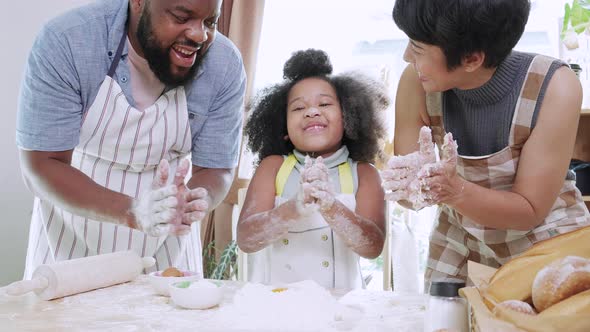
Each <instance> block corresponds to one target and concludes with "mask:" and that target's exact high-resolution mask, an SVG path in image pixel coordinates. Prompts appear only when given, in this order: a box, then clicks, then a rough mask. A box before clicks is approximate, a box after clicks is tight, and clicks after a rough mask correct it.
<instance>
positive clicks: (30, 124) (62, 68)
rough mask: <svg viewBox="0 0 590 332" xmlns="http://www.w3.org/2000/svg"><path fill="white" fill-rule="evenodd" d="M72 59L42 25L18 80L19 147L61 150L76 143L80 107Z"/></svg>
mask: <svg viewBox="0 0 590 332" xmlns="http://www.w3.org/2000/svg"><path fill="white" fill-rule="evenodd" d="M73 62H74V61H73V59H72V53H71V52H70V50H69V47H68V46H67V43H66V41H65V40H64V39H60V38H59V36H58V35H56V34H55V33H53V32H52V31H51V30H50V29H49V28H47V27H46V28H44V29H43V30H42V31H41V32H40V33H39V35H38V36H37V39H36V40H35V42H34V44H33V47H32V49H31V52H30V54H29V58H28V60H27V63H26V68H25V72H24V77H23V81H22V83H21V89H20V95H19V100H18V112H17V121H16V122H17V123H16V143H17V145H18V147H20V148H21V149H25V150H37V151H65V150H70V149H73V148H74V147H75V146H76V145H77V144H78V140H79V137H80V126H81V120H82V110H83V106H82V101H81V97H80V82H79V79H78V75H77V73H76V68H75V66H74V63H73Z"/></svg>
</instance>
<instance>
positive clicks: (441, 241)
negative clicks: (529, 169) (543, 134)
mask: <svg viewBox="0 0 590 332" xmlns="http://www.w3.org/2000/svg"><path fill="white" fill-rule="evenodd" d="M553 60H554V59H552V58H549V57H545V56H541V55H538V56H536V57H535V58H534V60H533V62H532V63H531V65H530V67H529V70H528V73H527V77H526V79H525V83H524V85H523V87H522V89H521V93H520V97H519V99H518V101H517V104H516V108H515V111H514V116H513V120H512V126H511V130H510V138H509V146H507V147H506V148H504V149H503V150H501V151H499V152H496V153H494V154H492V155H488V156H480V157H465V156H459V158H458V162H457V172H458V173H459V175H461V176H462V177H463V178H465V179H466V180H467V181H470V182H473V183H475V184H478V185H480V186H482V187H485V188H490V189H494V190H506V191H508V190H511V188H512V185H513V182H514V178H515V177H516V171H517V169H518V162H519V158H520V153H521V150H522V147H523V146H524V144H525V142H526V140H527V139H528V137H529V135H530V133H531V123H532V118H533V112H534V109H535V106H536V103H537V98H538V96H539V92H540V90H541V87H542V84H543V81H544V80H545V75H546V73H547V71H548V70H549V67H550V66H551V63H552V62H553ZM441 105H442V95H441V93H436V94H429V95H428V96H427V104H426V106H427V110H428V114H429V116H430V120H431V125H432V126H431V129H432V134H433V139H434V141H435V142H436V144H437V145H438V147H439V149H440V147H442V144H443V137H444V135H445V134H446V132H445V129H444V124H443V123H444V122H443V118H442V109H441ZM439 152H440V151H439ZM589 224H590V215H589V214H588V210H587V209H586V207H585V205H584V202H583V200H582V196H581V194H580V191H579V190H578V189H577V188H576V186H575V182H574V181H571V180H565V182H564V184H563V187H562V188H561V191H560V193H559V196H558V197H557V200H556V201H555V203H554V204H553V207H552V209H551V212H550V213H549V215H548V216H547V218H546V219H545V220H544V221H543V223H542V224H541V225H539V226H537V228H535V229H533V230H531V231H517V230H498V229H492V228H488V227H484V226H481V225H479V224H477V223H476V222H475V221H474V220H471V219H469V218H467V217H464V216H462V215H461V214H459V213H458V212H456V211H455V210H453V209H451V208H450V207H448V206H446V205H441V206H440V207H439V211H438V216H437V224H436V226H435V229H434V230H433V232H432V234H431V238H430V249H429V257H428V263H427V269H426V275H425V283H426V284H428V282H429V280H431V279H432V278H439V277H447V276H454V277H459V278H462V279H466V277H467V261H468V260H472V261H475V262H479V263H482V264H486V265H489V266H492V267H499V266H500V265H503V264H505V263H506V262H508V261H509V260H510V259H512V258H514V257H515V256H517V255H519V254H520V253H522V252H523V251H525V250H526V249H528V248H530V247H531V246H532V245H533V244H534V243H535V242H538V241H541V240H545V239H548V238H550V237H553V236H555V235H558V234H561V233H567V232H570V231H573V230H575V229H578V228H580V227H582V226H586V225H589Z"/></svg>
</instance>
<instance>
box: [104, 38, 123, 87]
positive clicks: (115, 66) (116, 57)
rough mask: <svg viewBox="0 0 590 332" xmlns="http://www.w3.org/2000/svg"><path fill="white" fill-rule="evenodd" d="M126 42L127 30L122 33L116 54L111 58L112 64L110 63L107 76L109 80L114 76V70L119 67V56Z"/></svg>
mask: <svg viewBox="0 0 590 332" xmlns="http://www.w3.org/2000/svg"><path fill="white" fill-rule="evenodd" d="M126 41H127V29H125V32H124V33H123V37H121V41H120V42H119V47H118V48H117V53H115V57H114V58H113V62H111V67H110V68H109V72H108V73H107V75H108V76H109V77H110V78H113V76H114V75H115V70H116V69H117V66H118V65H119V61H120V60H121V55H122V54H123V48H125V42H126Z"/></svg>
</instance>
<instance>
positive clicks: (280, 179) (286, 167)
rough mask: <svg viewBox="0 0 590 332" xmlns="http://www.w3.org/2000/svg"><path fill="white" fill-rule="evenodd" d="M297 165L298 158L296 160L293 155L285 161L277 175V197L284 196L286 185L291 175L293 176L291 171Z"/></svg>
mask: <svg viewBox="0 0 590 332" xmlns="http://www.w3.org/2000/svg"><path fill="white" fill-rule="evenodd" d="M296 163H297V158H295V155H294V154H292V153H290V154H289V156H288V157H287V158H285V160H284V161H283V164H282V165H281V168H279V172H278V173H277V177H276V178H275V190H276V192H277V196H282V195H283V189H285V184H286V183H287V179H288V178H289V174H291V171H292V170H293V168H294V167H295V164H296Z"/></svg>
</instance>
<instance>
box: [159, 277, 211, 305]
mask: <svg viewBox="0 0 590 332" xmlns="http://www.w3.org/2000/svg"><path fill="white" fill-rule="evenodd" d="M170 297H171V298H172V301H173V302H174V303H175V304H176V305H177V306H179V307H183V308H187V309H201V310H202V309H209V308H212V307H214V306H216V305H218V304H219V303H221V300H222V299H223V287H222V285H221V283H219V282H214V281H209V280H207V279H202V280H199V281H186V282H182V281H181V282H175V283H173V284H171V285H170Z"/></svg>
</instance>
